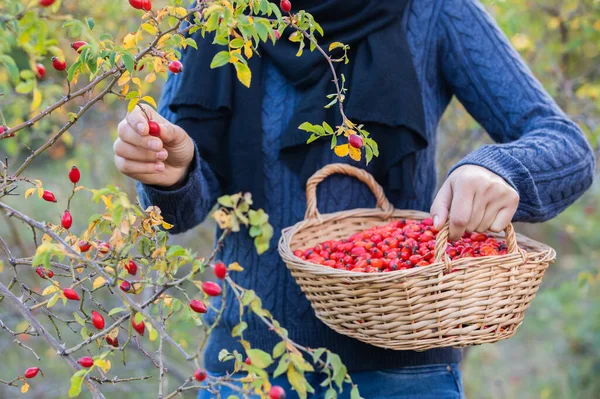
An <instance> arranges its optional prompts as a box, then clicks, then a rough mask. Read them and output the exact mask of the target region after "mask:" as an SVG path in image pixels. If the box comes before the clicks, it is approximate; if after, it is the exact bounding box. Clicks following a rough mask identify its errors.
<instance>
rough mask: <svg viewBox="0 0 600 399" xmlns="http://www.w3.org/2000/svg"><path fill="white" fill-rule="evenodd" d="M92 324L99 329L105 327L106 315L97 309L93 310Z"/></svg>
mask: <svg viewBox="0 0 600 399" xmlns="http://www.w3.org/2000/svg"><path fill="white" fill-rule="evenodd" d="M92 324H93V325H94V327H96V329H98V330H102V329H103V328H104V317H103V316H102V315H101V314H100V313H98V312H96V311H95V310H92Z"/></svg>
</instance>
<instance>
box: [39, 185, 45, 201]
mask: <svg viewBox="0 0 600 399" xmlns="http://www.w3.org/2000/svg"><path fill="white" fill-rule="evenodd" d="M42 195H44V189H43V188H42V186H41V185H40V187H38V197H40V198H42Z"/></svg>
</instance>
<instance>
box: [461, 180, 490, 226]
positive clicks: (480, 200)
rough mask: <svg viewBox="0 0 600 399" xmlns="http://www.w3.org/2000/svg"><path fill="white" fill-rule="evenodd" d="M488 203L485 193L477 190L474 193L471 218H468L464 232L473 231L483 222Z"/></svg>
mask: <svg viewBox="0 0 600 399" xmlns="http://www.w3.org/2000/svg"><path fill="white" fill-rule="evenodd" d="M488 202H489V198H488V196H487V195H486V192H485V191H479V190H478V191H476V192H475V198H474V199H473V209H472V210H471V217H470V218H469V223H467V228H466V231H475V230H476V229H477V227H478V226H479V225H480V224H481V223H482V222H483V218H484V216H485V213H486V208H487V205H488Z"/></svg>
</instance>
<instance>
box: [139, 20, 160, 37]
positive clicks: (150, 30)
mask: <svg viewBox="0 0 600 399" xmlns="http://www.w3.org/2000/svg"><path fill="white" fill-rule="evenodd" d="M142 29H144V30H145V31H146V32H148V33H149V34H151V35H156V34H157V33H158V29H157V28H156V26H154V25H152V24H151V23H148V22H146V23H145V24H142Z"/></svg>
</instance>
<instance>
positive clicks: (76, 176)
mask: <svg viewBox="0 0 600 399" xmlns="http://www.w3.org/2000/svg"><path fill="white" fill-rule="evenodd" d="M80 179H81V173H80V172H79V169H77V166H75V165H73V166H71V170H69V180H71V183H73V184H77V183H79V180H80Z"/></svg>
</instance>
